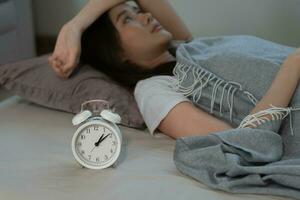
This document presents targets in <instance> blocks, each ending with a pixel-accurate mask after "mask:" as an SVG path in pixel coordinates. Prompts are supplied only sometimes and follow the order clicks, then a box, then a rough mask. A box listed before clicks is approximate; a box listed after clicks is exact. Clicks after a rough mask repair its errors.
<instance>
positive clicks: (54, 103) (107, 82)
mask: <svg viewBox="0 0 300 200" xmlns="http://www.w3.org/2000/svg"><path fill="white" fill-rule="evenodd" d="M49 56H50V54H46V55H42V56H40V57H36V58H32V59H27V60H22V61H18V62H15V63H10V64H5V65H0V85H3V86H4V87H5V88H6V89H7V90H9V91H10V92H12V93H13V94H16V95H18V96H20V97H22V98H24V99H26V100H28V101H31V102H34V103H36V104H39V105H42V106H45V107H48V108H53V109H57V110H61V111H66V112H70V113H78V112H79V111H80V109H81V104H82V103H83V102H84V101H87V100H92V99H104V100H107V101H108V102H109V103H110V105H111V107H112V108H114V110H115V112H117V113H118V114H119V115H120V116H121V118H122V121H121V124H122V125H124V126H128V127H132V128H145V124H144V120H143V117H142V115H141V113H140V111H139V109H138V106H137V104H136V101H135V99H134V95H133V91H132V90H129V89H127V88H125V87H123V86H121V85H120V84H119V83H118V82H116V81H114V80H112V79H111V78H109V77H108V76H107V75H105V74H104V73H101V72H99V71H97V70H95V69H94V68H92V67H90V66H89V65H83V64H80V66H79V67H78V69H79V70H77V71H75V72H74V73H73V74H72V75H71V77H69V78H68V79H62V78H60V77H58V76H57V75H56V74H55V73H54V71H53V70H52V69H51V68H50V66H49V65H48V57H49Z"/></svg>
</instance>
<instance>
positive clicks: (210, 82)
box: [173, 35, 300, 199]
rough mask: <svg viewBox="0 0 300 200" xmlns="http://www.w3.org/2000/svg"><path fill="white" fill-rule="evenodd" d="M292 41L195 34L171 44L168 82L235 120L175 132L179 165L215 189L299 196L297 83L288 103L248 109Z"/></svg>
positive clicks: (226, 118) (205, 107)
mask: <svg viewBox="0 0 300 200" xmlns="http://www.w3.org/2000/svg"><path fill="white" fill-rule="evenodd" d="M294 49H295V48H291V47H288V46H284V45H280V44H277V43H273V42H271V41H267V40H264V39H261V38H257V37H254V36H247V35H237V36H220V37H201V38H196V39H194V40H193V41H191V42H190V43H187V44H182V45H181V46H180V47H179V48H178V49H177V51H176V58H177V64H176V66H175V68H174V71H173V73H174V75H175V77H176V78H177V79H176V80H177V82H176V84H174V88H175V89H176V90H177V91H179V92H182V93H183V94H184V95H185V96H186V97H188V98H189V99H190V100H191V101H192V102H193V103H194V104H195V105H196V106H198V107H199V108H201V109H203V110H205V111H207V112H209V113H211V114H212V115H214V116H215V117H217V118H219V119H222V120H224V121H226V122H228V123H230V124H231V125H232V126H233V127H235V128H234V129H232V130H226V131H220V132H213V133H210V134H208V135H205V136H191V137H181V138H178V139H177V140H176V146H175V151H174V163H175V165H176V167H177V169H178V170H179V171H180V172H182V173H183V174H185V175H188V176H190V177H192V178H194V179H196V180H198V181H200V182H202V183H204V184H205V185H207V186H209V187H211V188H214V189H218V190H224V191H227V192H232V193H253V194H268V195H279V196H285V197H292V198H296V199H300V111H299V110H300V108H299V107H300V87H297V89H296V91H295V93H294V96H293V98H292V100H291V101H290V104H289V107H287V108H279V107H275V106H272V105H270V109H266V110H264V111H261V112H259V113H257V114H256V115H249V112H250V111H251V109H252V108H254V107H255V105H256V103H257V102H258V101H259V100H260V99H261V98H262V97H263V95H264V94H265V92H266V91H267V89H268V88H269V87H270V85H271V83H272V80H273V79H274V77H275V75H276V73H277V71H278V70H279V68H280V65H281V64H282V62H283V60H284V59H285V58H286V57H287V55H288V54H289V53H291V52H292V51H293V50H294ZM266 113H268V114H271V115H272V116H274V117H273V119H272V120H266V119H264V118H263V115H264V114H266ZM287 116H289V117H287ZM249 124H256V127H254V128H253V127H252V128H250V127H247V125H249Z"/></svg>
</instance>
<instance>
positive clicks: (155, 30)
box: [151, 24, 162, 33]
mask: <svg viewBox="0 0 300 200" xmlns="http://www.w3.org/2000/svg"><path fill="white" fill-rule="evenodd" d="M160 29H162V26H161V25H159V24H157V25H155V26H154V27H153V29H152V31H151V33H154V32H158V31H159V30H160Z"/></svg>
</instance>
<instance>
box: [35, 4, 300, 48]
mask: <svg viewBox="0 0 300 200" xmlns="http://www.w3.org/2000/svg"><path fill="white" fill-rule="evenodd" d="M87 1H88V0H33V3H34V10H35V13H34V14H35V17H36V20H35V23H36V25H35V26H36V31H37V33H38V34H40V35H56V34H57V33H58V31H59V29H60V27H61V26H62V25H63V24H64V23H65V22H67V21H68V20H69V19H71V18H72V17H73V16H74V15H76V13H77V12H78V11H79V10H80V8H81V7H82V6H83V5H84V4H85V2H87ZM170 2H171V3H172V5H173V7H174V8H175V10H176V11H177V12H178V14H179V15H180V16H181V17H182V18H183V21H184V22H185V23H186V24H187V26H188V27H189V29H190V30H191V32H192V34H193V35H194V36H195V37H197V36H215V35H235V34H250V35H256V36H258V37H261V38H265V39H268V40H271V41H274V42H278V43H282V44H286V45H290V46H296V47H300V0H170Z"/></svg>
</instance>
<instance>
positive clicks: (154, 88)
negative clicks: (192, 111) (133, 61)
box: [134, 75, 190, 135]
mask: <svg viewBox="0 0 300 200" xmlns="http://www.w3.org/2000/svg"><path fill="white" fill-rule="evenodd" d="M175 80H176V78H175V77H174V76H167V75H158V76H152V77H150V78H147V79H143V80H140V81H139V82H138V83H137V84H136V86H135V89H134V97H135V100H136V102H137V105H138V107H139V110H140V112H141V114H142V116H143V118H144V121H145V124H146V126H147V128H148V129H149V131H150V133H151V134H152V135H153V134H154V133H155V131H156V128H157V127H158V125H159V124H160V122H161V121H162V120H163V119H164V118H165V117H166V115H167V114H168V113H169V111H170V110H171V109H172V108H173V107H174V106H175V105H176V104H178V103H180V102H183V101H190V100H189V99H188V98H186V97H185V96H184V95H183V94H182V93H180V92H177V91H175V90H174V89H173V88H172V86H171V84H174V81H175ZM157 131H158V130H157Z"/></svg>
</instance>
